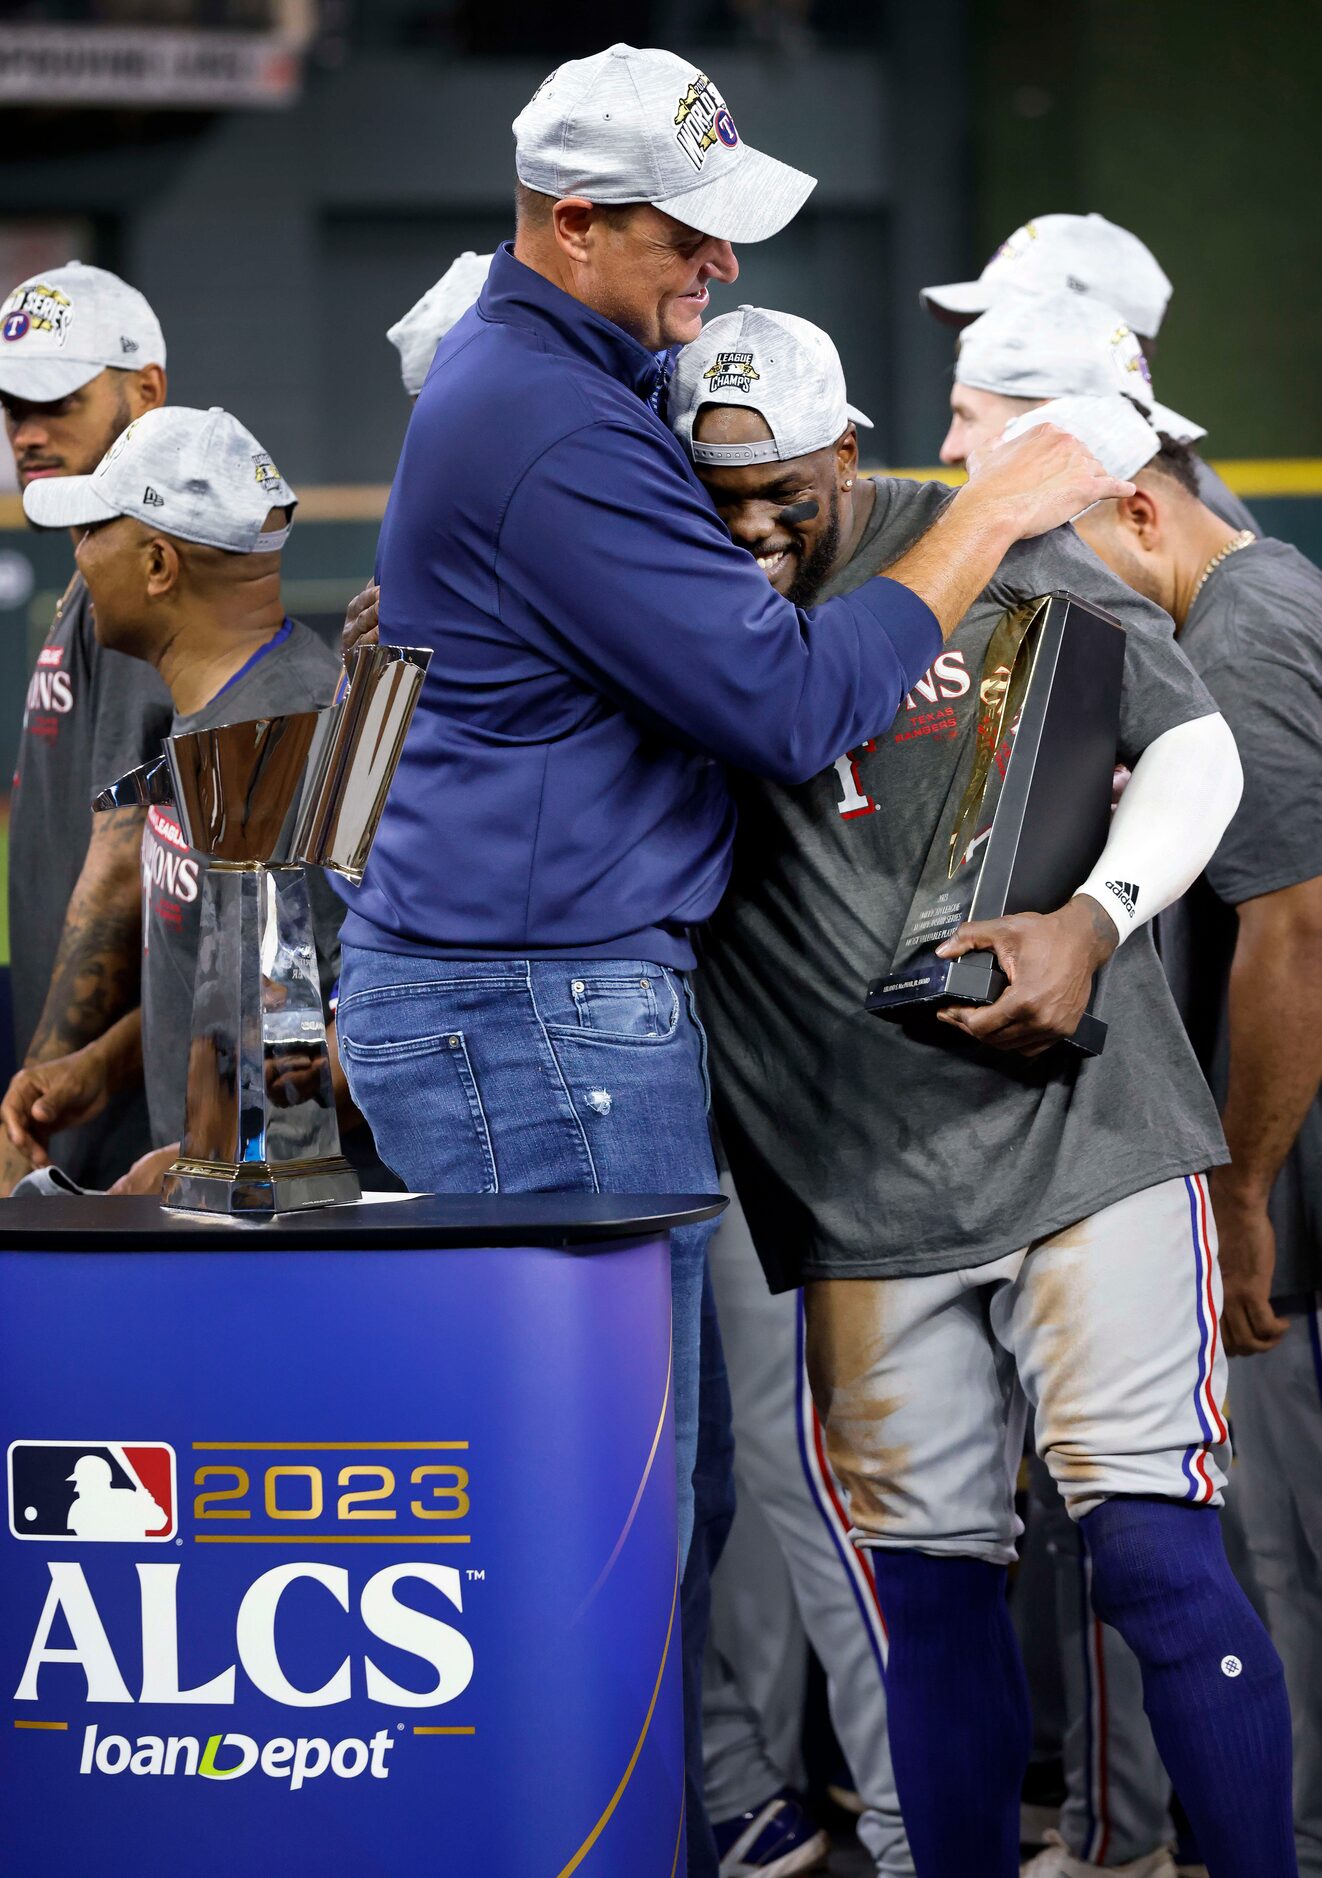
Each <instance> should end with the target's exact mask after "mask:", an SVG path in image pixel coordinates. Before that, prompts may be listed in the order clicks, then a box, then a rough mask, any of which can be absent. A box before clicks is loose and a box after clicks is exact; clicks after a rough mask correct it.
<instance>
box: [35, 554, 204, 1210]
mask: <svg viewBox="0 0 1322 1878" xmlns="http://www.w3.org/2000/svg"><path fill="white" fill-rule="evenodd" d="M171 715H172V711H171V705H170V694H169V692H168V691H167V690H166V688H165V686H164V685H163V684H162V683H161V680H160V679H159V678H158V677H157V676H156V673H155V672H154V671H153V670H152V668H151V666H149V665H144V664H143V663H142V661H141V660H140V659H130V658H126V657H125V655H124V654H123V653H122V652H111V651H108V650H107V649H106V648H105V647H104V646H99V645H98V644H97V642H96V631H95V622H94V619H93V613H92V602H91V599H90V596H89V595H88V591H87V587H86V585H85V583H84V581H83V579H82V577H81V575H78V576H75V578H74V580H73V581H72V583H71V584H70V586H69V589H68V591H67V593H66V594H65V596H64V599H63V600H62V601H61V603H60V606H59V607H58V608H57V610H56V614H55V618H54V620H53V622H52V624H51V629H50V632H49V633H48V635H47V637H46V643H45V645H44V646H43V647H42V648H41V651H40V652H39V653H38V654H37V664H36V669H35V670H34V672H33V674H32V678H31V680H30V682H29V684H28V695H27V705H26V709H25V710H24V713H23V728H22V731H21V733H20V735H19V744H18V763H17V766H16V769H15V774H14V792H13V796H12V798H11V802H10V811H9V944H10V957H11V967H10V969H11V973H12V984H13V998H14V1045H15V1049H16V1051H17V1055H18V1061H19V1062H20V1063H21V1062H22V1061H23V1059H24V1057H25V1056H26V1055H27V1052H28V1050H29V1048H30V1047H31V1044H32V1037H33V1032H34V1031H35V1029H36V1027H37V1021H38V1019H39V1018H40V1016H41V1012H42V1008H43V1006H44V1005H45V1002H46V993H47V991H48V990H49V988H50V975H51V967H52V966H53V965H54V963H55V955H56V952H57V951H58V949H59V944H60V938H61V935H62V934H63V932H64V920H65V914H66V913H67V911H68V907H69V900H70V897H71V896H72V894H73V890H74V888H75V887H76V886H77V884H78V876H79V875H80V874H81V872H82V869H83V862H84V861H85V859H86V858H87V847H88V843H89V842H90V840H91V837H92V795H93V792H94V790H96V789H99V788H101V787H102V786H103V785H104V784H106V783H109V782H114V781H115V779H116V777H118V776H122V775H123V774H124V773H125V771H126V770H130V769H134V768H136V766H137V765H138V764H139V763H146V762H149V761H150V760H151V759H152V758H153V757H158V756H159V755H160V754H161V740H162V739H163V738H165V737H168V736H169V734H170V718H171ZM147 1146H148V1140H147V1109H146V1103H145V1101H144V1100H143V1099H142V1098H140V1097H137V1098H134V1099H132V1100H130V1101H127V1102H120V1103H116V1104H115V1105H113V1106H112V1108H111V1109H110V1110H109V1111H108V1113H106V1114H105V1115H102V1116H99V1117H98V1118H97V1120H96V1121H94V1122H89V1123H88V1124H87V1126H86V1127H83V1128H76V1129H71V1130H69V1131H67V1132H66V1133H63V1134H59V1135H56V1136H55V1137H54V1138H53V1140H52V1142H51V1144H50V1152H51V1155H52V1158H53V1159H54V1160H55V1162H56V1163H57V1165H58V1166H60V1167H62V1168H63V1169H64V1170H65V1172H66V1173H68V1174H70V1175H71V1176H72V1177H73V1179H74V1180H76V1181H78V1182H79V1183H80V1184H82V1185H84V1186H91V1187H104V1186H107V1185H109V1183H110V1182H111V1181H112V1180H114V1179H116V1178H117V1177H118V1176H119V1175H120V1174H123V1173H125V1172H126V1171H127V1170H128V1168H129V1167H130V1166H131V1164H132V1163H133V1161H134V1160H136V1159H137V1157H138V1155H140V1154H143V1153H145V1152H146V1149H147Z"/></svg>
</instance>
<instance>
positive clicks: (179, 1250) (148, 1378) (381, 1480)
mask: <svg viewBox="0 0 1322 1878" xmlns="http://www.w3.org/2000/svg"><path fill="white" fill-rule="evenodd" d="M722 1205H723V1202H722V1201H721V1200H720V1199H719V1198H712V1197H708V1196H699V1197H685V1196H680V1197H675V1196H660V1197H631V1196H625V1197H616V1196H607V1195H590V1194H533V1195H519V1196H510V1197H505V1196H499V1195H496V1196H478V1195H473V1196H445V1197H440V1196H429V1197H425V1198H418V1199H406V1200H401V1201H393V1202H381V1203H378V1204H361V1205H357V1206H352V1207H345V1208H338V1209H334V1210H331V1211H323V1212H316V1211H310V1212H304V1213H294V1214H288V1215H277V1216H275V1217H273V1218H269V1219H267V1220H264V1221H261V1222H258V1221H252V1220H229V1219H224V1218H207V1217H202V1216H191V1217H190V1216H186V1215H182V1214H169V1213H164V1212H163V1211H162V1210H161V1208H160V1207H159V1206H158V1205H157V1204H156V1203H155V1202H154V1201H151V1200H136V1199H127V1198H124V1199H120V1198H111V1197H109V1196H88V1197H82V1198H69V1199H43V1200H33V1201H12V1202H9V1203H8V1204H7V1205H6V1206H5V1207H4V1208H3V1209H0V1431H2V1433H3V1442H4V1449H5V1456H6V1495H7V1518H6V1530H5V1532H4V1535H3V1538H0V1561H2V1562H0V1678H2V1679H3V1692H4V1700H5V1704H6V1707H7V1713H4V1714H3V1715H0V1755H3V1761H2V1762H0V1790H3V1791H4V1793H5V1794H6V1795H7V1796H8V1804H7V1806H6V1809H5V1810H6V1826H5V1852H4V1855H3V1859H2V1860H0V1866H2V1867H3V1869H4V1870H6V1871H15V1872H18V1871H30V1872H40V1873H41V1874H42V1878H87V1874H89V1873H92V1872H95V1873H96V1874H97V1878H177V1874H178V1873H179V1872H181V1871H185V1870H186V1871H188V1872H189V1874H190V1878H234V1874H238V1873H243V1874H253V1875H254V1878H256V1874H264V1873H275V1872H280V1873H282V1874H306V1878H314V1874H315V1878H340V1875H341V1874H342V1875H343V1878H378V1875H379V1878H404V1875H405V1874H409V1875H410V1878H411V1875H412V1874H415V1873H418V1872H432V1873H436V1874H438V1875H440V1874H444V1875H445V1878H569V1875H570V1874H571V1873H573V1872H577V1871H581V1872H583V1873H584V1874H585V1878H625V1874H627V1875H628V1878H672V1874H673V1873H674V1872H675V1871H676V1870H681V1869H682V1867H683V1855H682V1850H681V1849H680V1847H681V1819H682V1799H683V1771H684V1770H683V1744H682V1728H681V1716H680V1646H679V1615H678V1612H679V1595H678V1594H679V1588H678V1583H677V1575H676V1533H675V1487H674V1452H673V1434H672V1423H671V1392H670V1329H669V1326H670V1284H669V1255H668V1246H667V1235H668V1232H669V1230H670V1229H671V1228H673V1227H676V1226H679V1225H682V1224H687V1223H690V1222H692V1221H696V1220H699V1219H704V1218H710V1217H711V1216H712V1215H713V1214H715V1213H716V1212H718V1211H719V1210H720V1209H721V1207H722Z"/></svg>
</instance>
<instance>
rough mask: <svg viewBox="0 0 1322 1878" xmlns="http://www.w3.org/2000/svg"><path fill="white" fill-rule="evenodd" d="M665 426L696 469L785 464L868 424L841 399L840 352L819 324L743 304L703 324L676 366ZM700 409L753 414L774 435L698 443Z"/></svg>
mask: <svg viewBox="0 0 1322 1878" xmlns="http://www.w3.org/2000/svg"><path fill="white" fill-rule="evenodd" d="M668 400H669V402H668V411H669V418H670V427H671V429H672V430H673V431H674V432H675V435H676V436H677V437H678V438H679V439H680V441H681V443H682V444H683V445H684V447H685V449H686V450H687V451H688V453H689V455H690V456H691V457H692V458H693V460H694V462H695V463H710V464H712V465H717V464H731V463H735V464H737V463H787V462H789V461H790V460H791V459H792V458H794V457H799V456H810V455H811V454H812V452H813V451H814V450H824V449H826V447H827V445H828V444H833V443H834V442H835V441H836V439H837V437H839V436H840V435H841V433H842V432H843V431H844V430H845V428H846V426H847V425H849V424H851V423H852V424H864V425H866V426H867V428H868V429H869V430H870V429H871V428H872V419H871V418H870V417H865V416H864V415H863V413H862V411H856V410H855V409H854V407H853V405H852V404H849V403H848V402H847V401H846V398H845V373H844V367H843V366H842V365H841V363H840V354H839V353H838V352H837V351H836V349H835V346H834V344H833V343H832V341H831V340H830V338H829V337H828V336H827V334H826V333H824V332H823V331H822V329H821V327H820V326H814V325H813V324H812V323H811V321H809V320H805V319H800V318H799V317H798V315H797V314H794V313H773V312H770V311H768V309H767V308H765V307H760V306H741V307H740V308H739V309H738V310H737V311H736V312H734V313H722V314H721V316H720V318H719V319H714V320H712V321H711V322H710V323H709V324H708V325H706V326H704V327H703V329H702V332H701V334H700V335H699V337H698V338H697V339H695V340H694V341H693V343H692V345H688V346H685V347H684V350H683V351H682V352H681V353H680V355H679V358H678V359H677V360H676V363H675V370H674V375H673V376H672V378H671V380H670V390H669V393H668ZM704 404H734V405H743V406H744V407H745V408H746V409H748V410H750V411H756V412H757V414H758V416H759V417H760V418H761V419H762V420H763V422H764V423H765V424H766V426H767V429H768V430H769V431H770V432H771V436H770V437H769V438H768V439H766V440H765V441H763V442H761V443H698V442H697V441H696V440H695V439H694V436H693V421H694V419H695V418H696V417H697V415H698V412H699V411H700V410H701V409H702V407H703V405H704Z"/></svg>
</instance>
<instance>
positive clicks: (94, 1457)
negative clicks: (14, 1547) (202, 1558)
mask: <svg viewBox="0 0 1322 1878" xmlns="http://www.w3.org/2000/svg"><path fill="white" fill-rule="evenodd" d="M177 1524H178V1514H177V1500H176V1495H175V1462H174V1449H173V1448H172V1447H171V1446H170V1444H169V1443H168V1442H166V1441H138V1442H118V1441H76V1442H75V1441H15V1442H13V1443H12V1445H11V1446H10V1449H9V1530H10V1532H11V1533H12V1534H13V1535H14V1537H15V1538H16V1539H40V1540H41V1541H42V1542H43V1543H45V1544H49V1543H50V1541H51V1540H52V1539H72V1540H85V1541H86V1540H94V1541H107V1542H119V1543H138V1544H141V1543H142V1541H144V1540H164V1539H173V1537H174V1534H175V1528H176V1526H177Z"/></svg>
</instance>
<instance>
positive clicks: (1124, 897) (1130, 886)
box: [1106, 880, 1138, 916]
mask: <svg viewBox="0 0 1322 1878" xmlns="http://www.w3.org/2000/svg"><path fill="white" fill-rule="evenodd" d="M1106 884H1107V886H1108V887H1109V888H1110V890H1111V892H1112V893H1113V894H1114V895H1115V897H1116V899H1117V900H1118V901H1119V902H1120V904H1121V906H1123V907H1124V909H1125V911H1126V912H1127V913H1129V914H1130V915H1131V916H1132V915H1133V914H1134V913H1135V912H1136V911H1137V908H1138V888H1137V886H1135V884H1134V882H1133V881H1132V880H1108V881H1107V883H1106Z"/></svg>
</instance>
